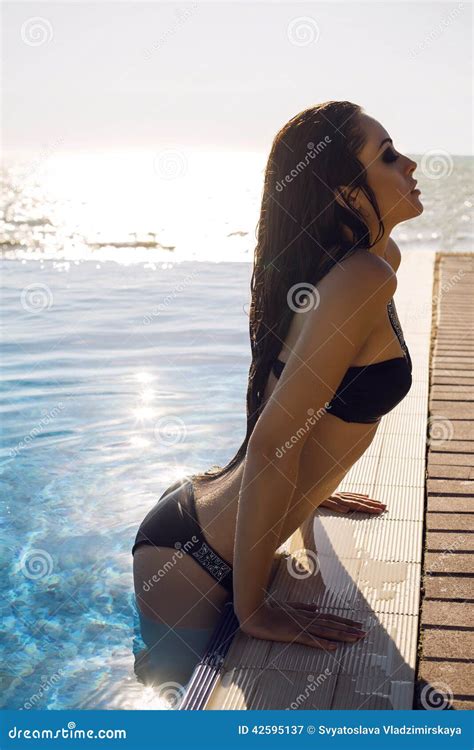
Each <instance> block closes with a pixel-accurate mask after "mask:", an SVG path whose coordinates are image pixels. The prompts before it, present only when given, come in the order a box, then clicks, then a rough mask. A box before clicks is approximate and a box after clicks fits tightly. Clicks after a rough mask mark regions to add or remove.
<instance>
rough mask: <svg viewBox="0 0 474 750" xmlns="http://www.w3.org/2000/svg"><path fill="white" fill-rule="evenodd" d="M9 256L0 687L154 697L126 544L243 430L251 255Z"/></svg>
mask: <svg viewBox="0 0 474 750" xmlns="http://www.w3.org/2000/svg"><path fill="white" fill-rule="evenodd" d="M1 270H2V285H3V292H2V302H3V316H2V328H3V335H2V339H3V351H2V360H1V361H2V376H3V377H2V394H1V404H0V408H1V411H2V451H1V477H0V482H1V491H2V493H1V494H2V506H3V512H2V534H1V549H2V555H1V560H2V576H1V579H0V586H1V587H2V592H1V602H2V605H1V606H2V613H1V614H2V622H3V624H4V627H5V633H4V636H3V639H2V640H3V654H2V656H3V658H2V663H3V666H2V669H1V688H0V696H1V698H0V701H1V703H2V705H3V706H4V707H8V708H24V709H31V708H42V709H44V708H50V709H62V708H84V709H94V708H97V709H104V708H111V709H112V708H113V709H116V708H146V707H150V708H156V707H157V705H156V703H155V702H154V696H153V691H152V690H151V689H150V688H147V687H145V686H144V685H143V684H142V683H141V682H140V681H139V679H137V676H136V675H135V672H134V663H135V656H134V654H136V653H138V652H139V651H140V649H141V648H142V647H143V644H142V643H141V642H140V634H139V630H138V628H137V617H136V613H135V610H134V601H133V593H132V592H133V586H132V557H131V553H130V550H131V546H132V543H133V539H134V536H135V533H136V529H137V526H138V524H139V522H140V521H141V519H142V517H143V516H144V514H145V513H146V512H147V511H148V509H149V508H150V507H151V505H152V504H153V503H154V501H155V499H156V498H157V497H158V496H159V495H160V494H161V493H162V492H163V490H164V489H165V487H166V486H167V485H168V484H170V483H171V482H172V481H173V480H174V479H175V478H178V477H179V476H182V475H183V474H185V473H189V472H192V471H198V470H199V471H200V470H205V469H207V468H209V467H210V466H211V465H213V464H223V463H224V462H226V461H227V460H228V459H229V458H230V457H231V456H232V455H233V454H234V452H235V450H236V449H237V448H238V446H239V445H240V442H241V440H242V439H243V437H244V434H245V390H246V385H247V376H248V367H249V363H250V349H249V338H248V316H247V313H246V310H247V303H248V295H249V281H250V274H251V266H250V265H249V264H248V263H221V264H214V263H208V262H183V263H180V264H166V263H165V264H161V265H153V264H137V265H132V266H123V265H119V264H117V263H113V262H105V263H100V264H98V263H96V262H94V261H83V262H78V263H74V262H71V263H58V262H54V261H46V262H39V261H35V260H29V261H23V262H22V261H16V260H13V261H4V262H3V263H2V266H1ZM150 690H151V692H150ZM158 707H159V706H158Z"/></svg>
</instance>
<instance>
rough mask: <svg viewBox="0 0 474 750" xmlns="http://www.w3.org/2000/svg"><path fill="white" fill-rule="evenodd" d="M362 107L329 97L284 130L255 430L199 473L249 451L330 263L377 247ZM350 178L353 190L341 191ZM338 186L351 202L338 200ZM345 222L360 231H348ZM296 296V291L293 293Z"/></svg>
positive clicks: (266, 225)
mask: <svg viewBox="0 0 474 750" xmlns="http://www.w3.org/2000/svg"><path fill="white" fill-rule="evenodd" d="M362 111H363V110H362V108H361V107H360V106H358V105H357V104H352V103H351V102H347V101H342V102H339V101H328V102H324V103H322V104H318V105H316V106H315V107H310V108H308V109H305V110H303V111H302V112H300V113H299V114H297V115H295V117H292V119H291V120H290V121H289V122H287V123H286V125H284V126H283V127H282V128H281V130H280V131H279V132H278V133H277V134H276V136H275V138H274V140H273V144H272V148H271V151H270V155H269V157H268V162H267V165H266V169H265V179H264V187H263V195H262V204H261V210H260V218H259V221H258V225H257V245H256V248H255V254H254V266H253V273H252V278H251V284H250V287H251V304H250V312H249V318H250V320H249V331H250V346H251V352H252V362H251V365H250V370H249V378H248V386H247V433H246V435H245V439H244V441H243V443H242V445H241V446H240V448H239V449H238V451H237V453H236V454H235V456H234V457H233V458H232V459H231V460H230V461H229V462H228V463H227V464H226V465H225V466H224V467H222V468H219V467H217V470H214V467H212V468H211V469H209V470H208V471H206V472H204V473H200V474H195V475H193V477H194V478H197V479H203V478H205V479H206V480H212V479H217V478H218V477H221V476H223V475H224V474H227V473H228V472H230V471H232V469H234V468H235V467H236V466H237V465H238V464H239V463H240V462H241V461H242V459H243V458H244V457H245V454H246V451H247V445H248V442H249V439H250V436H251V434H252V432H253V429H254V427H255V425H256V423H257V420H258V418H259V416H260V413H261V410H262V402H263V394H264V390H265V385H266V383H267V379H268V376H269V374H270V370H271V367H272V364H273V361H274V360H275V358H276V357H277V356H278V354H279V353H280V351H281V347H282V342H283V341H284V340H285V337H286V335H287V333H288V329H289V327H290V323H291V319H292V316H293V314H294V311H295V307H299V306H301V304H299V302H301V303H302V304H305V300H306V298H307V294H308V293H310V290H311V288H312V287H314V286H315V285H316V284H317V283H318V281H320V280H321V279H322V278H323V277H324V276H325V275H326V274H327V273H328V272H329V271H330V269H331V268H332V267H333V266H334V265H335V264H336V263H338V262H340V261H341V260H342V259H343V258H346V257H348V256H349V255H352V253H353V252H355V251H356V250H357V249H359V248H361V247H365V248H369V247H372V245H373V244H375V242H377V241H378V240H379V239H380V237H381V236H383V234H384V231H385V228H384V225H383V222H382V219H381V216H380V211H379V207H378V205H377V201H376V198H375V195H374V193H373V191H372V190H371V188H370V186H369V185H368V184H367V176H366V170H365V167H364V165H363V164H362V163H361V162H360V161H359V159H358V158H357V154H359V153H360V150H361V149H362V147H363V146H364V143H365V135H364V133H363V131H362V128H361V124H360V115H361V114H362ZM340 186H347V187H348V191H342V192H341V191H338V190H337V189H338V188H339V187H340ZM356 190H361V191H362V192H363V194H364V195H365V196H366V197H367V199H368V201H369V203H370V204H371V205H372V207H373V209H374V211H375V214H376V216H377V218H378V220H379V233H378V235H377V238H376V239H375V240H374V242H373V243H372V244H370V232H369V228H368V226H367V224H366V223H365V222H364V220H363V217H362V215H361V214H360V213H359V212H358V211H357V210H356V209H355V208H354V207H353V206H352V205H351V202H350V198H351V195H352V193H353V192H355V191H356ZM336 194H338V195H339V196H340V198H341V200H342V202H343V204H344V205H341V204H340V203H339V202H338V201H336V200H335V196H336ZM344 225H345V226H346V227H347V228H349V230H351V233H352V238H351V239H348V237H347V234H346V233H344V229H343V227H344ZM290 298H291V299H290Z"/></svg>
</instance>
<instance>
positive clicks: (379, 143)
mask: <svg viewBox="0 0 474 750" xmlns="http://www.w3.org/2000/svg"><path fill="white" fill-rule="evenodd" d="M361 125H362V127H363V129H364V132H365V134H366V143H365V145H364V148H363V149H362V151H361V152H360V153H359V154H358V158H359V160H360V161H361V162H362V163H363V164H364V166H365V167H366V170H367V181H368V184H369V186H370V187H371V188H372V190H373V191H374V193H375V197H376V198H377V203H378V205H379V209H380V213H381V216H382V221H383V222H384V224H385V226H386V227H387V229H388V228H392V227H394V226H395V225H396V224H399V223H400V222H402V221H407V219H413V218H415V216H419V215H420V214H421V213H423V204H422V203H421V201H420V198H419V195H420V192H419V190H418V191H417V192H413V188H414V187H415V183H416V178H415V177H414V176H413V172H414V171H415V169H416V167H417V166H418V165H417V163H416V162H415V161H413V160H412V159H410V158H409V157H408V156H404V154H401V153H399V152H398V151H397V149H396V148H395V147H394V145H393V144H392V142H391V139H390V136H389V134H388V133H387V131H386V130H385V128H383V127H382V125H381V124H380V123H379V122H377V120H374V119H373V118H372V117H369V116H368V115H365V114H363V115H361ZM417 187H418V186H417ZM356 205H357V206H358V208H359V209H361V210H362V212H363V214H364V215H365V216H367V218H368V219H369V221H370V223H371V224H372V225H374V226H376V225H378V220H377V218H376V216H375V212H374V210H373V208H372V207H371V205H370V203H369V201H368V200H367V199H366V197H365V196H364V195H363V194H362V193H361V192H360V191H359V194H358V197H357V199H356Z"/></svg>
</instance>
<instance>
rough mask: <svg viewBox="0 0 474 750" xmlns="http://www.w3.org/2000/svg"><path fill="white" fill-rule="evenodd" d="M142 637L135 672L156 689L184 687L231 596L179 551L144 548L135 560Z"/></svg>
mask: <svg viewBox="0 0 474 750" xmlns="http://www.w3.org/2000/svg"><path fill="white" fill-rule="evenodd" d="M133 574H134V585H135V596H136V602H137V608H138V611H139V616H140V629H141V635H142V639H143V641H144V643H145V644H146V646H147V648H146V650H145V651H143V652H141V654H140V655H139V656H138V657H137V660H136V664H135V670H136V672H137V675H138V676H139V678H140V679H141V681H142V682H145V683H146V684H153V685H155V687H160V686H163V685H166V686H168V685H169V684H170V683H171V682H173V683H178V684H179V685H183V686H184V685H185V684H186V682H187V681H188V680H189V678H190V677H191V674H192V672H193V670H194V667H195V666H196V664H197V663H198V662H199V660H200V659H201V658H202V656H203V655H204V653H205V651H206V647H207V645H208V643H209V640H210V638H211V636H212V633H213V631H214V629H215V627H216V625H217V624H218V622H219V620H220V618H221V616H222V614H223V611H224V605H225V604H226V602H228V601H229V598H230V597H229V594H228V592H227V591H226V590H225V589H224V588H223V587H222V586H220V584H218V583H216V581H215V580H214V578H212V576H210V575H209V574H208V573H207V572H206V571H205V570H204V569H203V568H201V566H200V565H199V564H198V563H197V562H196V561H195V560H194V559H193V558H192V557H190V556H189V555H187V554H185V553H180V554H177V551H176V550H175V549H171V548H168V547H153V546H151V545H141V546H140V547H138V548H137V549H136V550H135V554H134V557H133Z"/></svg>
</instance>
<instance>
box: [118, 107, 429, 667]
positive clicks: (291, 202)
mask: <svg viewBox="0 0 474 750" xmlns="http://www.w3.org/2000/svg"><path fill="white" fill-rule="evenodd" d="M416 166H417V165H416V163H415V162H414V161H412V160H411V159H409V158H408V157H407V156H404V155H402V154H400V153H398V152H397V151H396V150H395V149H394V146H393V144H392V141H391V139H390V136H389V134H388V133H387V131H386V130H385V128H384V127H383V126H382V125H381V124H380V123H379V122H377V121H376V120H374V119H373V118H371V117H369V116H368V115H366V114H365V113H364V112H363V110H362V109H361V108H360V107H359V106H357V105H355V104H352V103H351V102H347V101H329V102H325V103H323V104H320V105H317V106H315V107H310V108H309V109H306V110H304V111H303V112H300V113H299V114H298V115H296V116H295V117H293V118H292V119H291V120H290V121H289V122H288V123H287V124H286V125H285V126H284V127H283V128H282V129H281V130H280V131H279V132H278V133H277V135H276V137H275V139H274V141H273V145H272V149H271V153H270V156H269V159H268V163H267V167H266V171H265V182H264V191H263V197H262V205H261V213H260V219H259V225H258V237H257V246H256V250H255V259H254V268H253V275H252V282H251V292H252V298H251V307H250V342H251V350H252V362H251V366H250V372H249V381H248V390H247V434H246V436H245V440H244V442H243V443H242V445H241V446H240V448H239V450H238V451H237V453H236V455H235V456H234V458H233V459H232V460H231V461H230V462H229V463H228V464H227V465H226V466H225V467H224V468H222V469H220V470H218V471H213V472H212V471H209V472H206V473H203V474H196V475H193V476H191V477H186V478H183V479H182V480H180V482H178V483H176V484H175V485H173V486H172V487H170V488H169V489H168V490H167V491H166V492H165V493H164V495H163V496H162V498H160V501H159V502H158V503H157V505H156V506H155V507H154V508H153V509H152V510H151V511H150V512H149V514H148V516H147V517H146V518H145V519H144V521H143V523H142V525H141V527H140V530H139V532H138V534H137V538H136V543H135V545H134V548H133V552H134V578H135V591H136V596H137V602H138V607H139V611H140V616H141V618H142V626H143V628H144V630H145V631H146V630H147V628H148V629H150V636H149V640H148V643H149V645H150V644H151V643H152V641H153V643H154V644H155V645H154V646H153V645H152V646H150V648H152V649H153V650H155V646H156V650H155V654H159V658H158V659H157V661H158V662H160V659H161V662H160V663H161V664H162V667H163V669H162V674H163V675H165V673H166V667H165V664H164V661H163V659H165V657H169V665H168V666H169V674H171V673H172V671H173V668H175V669H176V667H177V665H176V661H175V660H174V659H175V656H176V654H178V653H179V655H180V657H181V658H182V662H181V664H180V667H179V669H180V670H181V674H182V677H183V680H184V679H186V677H187V676H189V674H190V672H191V671H192V666H193V665H194V664H195V663H196V661H197V660H198V659H199V657H200V655H201V654H202V652H203V650H204V649H205V646H206V644H207V642H208V640H209V637H210V634H211V633H212V629H213V628H214V627H215V625H216V623H217V621H218V619H219V616H220V614H221V612H222V608H223V606H224V604H225V603H226V602H228V601H229V600H230V599H232V598H233V606H234V610H235V613H236V616H237V618H238V620H239V623H240V627H241V629H242V630H243V631H244V632H245V633H247V634H249V635H251V636H254V637H256V638H263V639H268V640H275V641H283V642H297V643H302V644H305V645H308V646H312V647H314V648H324V649H326V650H329V651H333V650H334V649H335V648H337V646H338V645H340V642H349V643H353V642H355V641H356V640H358V639H359V638H361V637H363V636H364V635H365V633H364V631H362V630H360V623H358V622H356V621H354V620H349V619H343V618H340V617H335V616H330V615H324V616H322V615H321V614H320V613H318V611H317V608H316V607H308V605H305V604H302V603H298V602H296V603H295V602H293V603H288V602H279V603H276V602H274V601H269V600H268V597H266V592H267V588H266V587H267V584H268V581H269V577H270V575H271V571H272V564H273V561H274V555H275V550H276V549H277V548H278V547H279V546H280V545H281V544H282V543H283V542H284V541H285V540H286V539H287V538H288V537H289V536H290V535H291V534H292V533H293V532H294V531H295V530H296V529H297V528H298V527H299V526H301V524H302V523H303V522H304V521H305V519H307V518H308V516H310V515H311V514H313V513H314V511H315V509H316V508H318V507H319V506H320V505H322V504H324V505H327V506H328V507H335V509H337V510H347V508H348V507H353V508H354V509H356V510H365V511H369V512H375V513H379V512H381V511H383V510H384V508H385V506H383V505H381V504H380V503H377V502H376V501H371V500H369V499H367V496H358V497H357V496H356V498H355V500H353V501H352V502H353V503H355V504H353V505H352V506H351V499H350V496H349V497H348V496H341V495H338V494H333V493H334V491H335V490H336V488H337V487H338V485H339V484H340V482H341V480H342V479H343V477H344V476H345V474H346V473H347V472H348V471H349V469H350V468H351V466H353V464H354V463H355V462H356V461H357V460H358V459H359V458H360V456H361V455H362V454H363V453H364V451H365V450H366V449H367V448H368V446H369V445H370V444H371V442H372V440H373V438H374V436H375V433H376V430H377V427H378V425H379V424H380V419H381V417H382V415H384V414H386V413H387V412H388V411H390V410H391V409H393V408H394V406H395V405H396V404H397V403H398V402H399V401H400V400H401V399H402V398H403V397H404V396H405V395H406V393H407V392H408V390H409V389H410V386H411V360H410V355H409V352H408V349H407V347H406V344H405V341H404V338H403V334H402V331H401V329H400V325H399V322H398V318H397V315H396V311H395V308H394V306H393V301H392V297H393V294H394V292H395V290H396V287H397V277H396V270H397V268H398V265H399V263H400V253H399V250H398V248H397V246H396V244H395V243H394V242H393V240H391V239H390V237H389V235H390V232H391V231H392V229H393V227H395V226H396V225H397V224H399V223H400V222H402V221H406V220H408V219H412V218H414V217H416V216H418V215H419V214H421V213H422V211H423V206H422V204H421V203H420V200H419V197H418V195H419V192H420V191H419V190H414V188H415V186H416V181H415V180H414V178H413V172H414V170H415V168H416Z"/></svg>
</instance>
